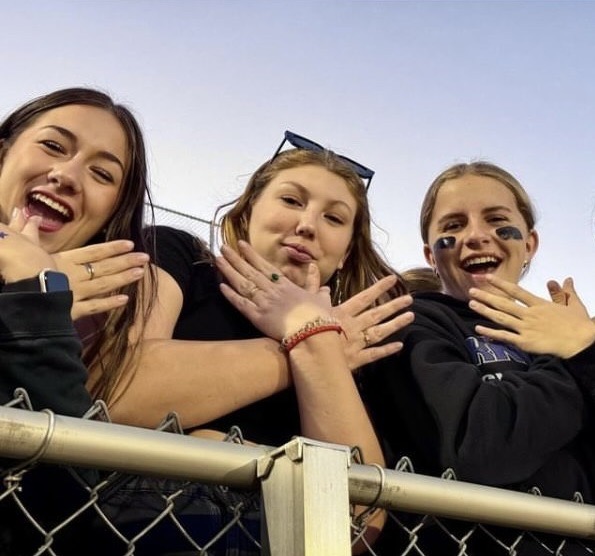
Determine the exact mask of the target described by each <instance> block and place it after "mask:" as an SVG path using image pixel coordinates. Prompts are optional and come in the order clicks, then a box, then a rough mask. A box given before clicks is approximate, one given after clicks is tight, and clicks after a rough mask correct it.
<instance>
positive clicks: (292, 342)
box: [281, 317, 343, 353]
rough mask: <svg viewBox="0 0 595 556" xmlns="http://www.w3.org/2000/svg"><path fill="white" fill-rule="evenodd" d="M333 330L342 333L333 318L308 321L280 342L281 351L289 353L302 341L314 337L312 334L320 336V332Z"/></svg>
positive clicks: (341, 329)
mask: <svg viewBox="0 0 595 556" xmlns="http://www.w3.org/2000/svg"><path fill="white" fill-rule="evenodd" d="M329 330H334V331H335V332H337V333H338V334H341V333H342V332H343V328H342V327H341V325H340V324H339V321H337V320H336V319H333V318H326V319H325V318H322V317H318V318H317V319H314V320H311V321H308V322H307V323H306V324H304V325H303V326H302V327H301V328H300V329H299V330H298V331H297V332H295V333H294V334H291V335H289V336H285V338H283V339H282V340H281V349H282V350H284V351H286V352H287V353H289V352H290V351H291V350H292V349H293V348H294V347H295V346H297V345H298V344H299V343H300V342H301V341H302V340H305V339H306V338H309V337H310V336H314V334H320V333H321V332H328V331H329Z"/></svg>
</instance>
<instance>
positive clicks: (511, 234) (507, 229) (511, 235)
mask: <svg viewBox="0 0 595 556" xmlns="http://www.w3.org/2000/svg"><path fill="white" fill-rule="evenodd" d="M496 234H497V235H498V237H499V238H500V239H523V234H522V233H521V230H519V229H518V228H516V227H515V226H502V228H498V229H497V230H496Z"/></svg>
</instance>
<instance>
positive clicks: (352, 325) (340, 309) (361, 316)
mask: <svg viewBox="0 0 595 556" xmlns="http://www.w3.org/2000/svg"><path fill="white" fill-rule="evenodd" d="M396 281H397V278H396V276H386V277H384V278H382V279H381V280H378V282H376V283H375V284H373V285H371V286H370V287H368V288H366V289H365V290H363V291H361V292H359V293H358V294H356V295H354V296H353V297H351V298H350V299H348V300H347V301H345V302H344V303H341V304H340V305H337V306H336V307H333V309H332V315H333V316H334V317H335V318H337V319H338V320H339V322H340V323H341V326H342V327H343V330H344V331H345V335H344V340H343V347H344V350H345V356H346V357H347V363H348V365H349V368H350V369H351V370H352V371H354V370H356V369H358V368H359V367H361V366H363V365H366V364H367V363H371V362H373V361H376V360H378V359H381V358H383V357H386V356H387V355H390V354H392V353H397V352H398V351H400V350H401V349H402V348H403V344H402V343H401V342H390V343H387V344H384V345H382V346H375V344H377V343H378V342H380V341H382V340H384V339H385V338H387V337H388V336H389V335H390V334H393V333H395V332H397V331H398V330H401V329H402V328H403V327H405V326H407V325H408V324H411V323H412V322H413V319H414V314H413V312H411V311H407V312H405V313H401V314H399V315H397V316H396V317H393V318H390V319H389V317H391V316H392V315H394V314H395V313H398V312H400V311H403V309H405V308H406V307H408V306H409V305H411V303H412V302H413V298H412V297H411V296H410V295H402V296H400V297H396V298H394V299H391V300H389V301H387V302H385V303H383V304H381V305H377V306H373V307H372V304H373V303H374V301H376V300H377V299H378V298H379V297H381V296H382V294H384V293H386V292H387V291H388V290H389V289H390V288H391V287H393V286H394V285H395V283H396ZM386 319H389V320H386Z"/></svg>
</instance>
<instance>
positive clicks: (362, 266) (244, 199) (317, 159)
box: [215, 149, 405, 304]
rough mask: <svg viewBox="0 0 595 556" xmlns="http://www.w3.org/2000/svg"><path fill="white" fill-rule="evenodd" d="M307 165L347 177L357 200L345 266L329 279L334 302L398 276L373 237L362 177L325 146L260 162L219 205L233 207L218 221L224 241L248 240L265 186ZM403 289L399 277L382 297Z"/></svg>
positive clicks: (287, 153) (400, 291) (400, 293)
mask: <svg viewBox="0 0 595 556" xmlns="http://www.w3.org/2000/svg"><path fill="white" fill-rule="evenodd" d="M306 165H315V166H320V167H321V168H324V169H326V170H328V171H329V172H332V173H333V174H336V175H337V176H339V177H340V178H342V179H343V180H345V183H346V184H347V187H348V188H349V191H350V192H351V194H352V195H353V197H354V198H355V200H356V203H357V213H356V215H355V219H354V223H353V237H352V239H351V243H350V245H349V248H348V256H347V258H346V260H345V262H344V265H343V268H342V269H341V270H340V271H339V270H337V271H335V273H334V274H333V276H331V278H330V280H329V282H328V285H329V287H330V289H331V299H332V302H333V304H337V303H340V302H341V300H346V299H349V298H350V297H352V296H353V295H355V294H356V293H358V292H360V291H362V290H363V289H365V288H367V287H368V286H370V285H372V284H373V283H375V282H376V281H378V280H379V279H380V278H382V277H384V276H388V275H389V274H396V275H397V276H398V273H397V272H396V271H395V270H394V269H393V268H391V267H390V265H389V264H388V263H387V262H386V261H385V260H384V258H383V257H382V256H381V255H380V253H379V252H378V250H377V249H376V247H375V245H374V243H373V241H372V232H371V219H370V208H369V204H368V197H367V195H366V189H365V186H364V183H363V181H362V180H361V178H360V177H359V176H358V175H357V174H356V173H355V171H354V170H353V169H352V168H351V166H349V165H348V164H347V163H345V162H344V161H342V160H341V159H340V158H339V157H338V156H337V155H335V153H333V152H332V151H329V150H326V149H325V150H322V151H311V150H306V149H290V150H287V151H283V152H281V153H280V154H278V155H277V156H276V157H275V158H273V159H272V160H269V161H267V162H265V163H264V164H263V165H262V166H260V168H258V170H256V172H255V173H254V174H253V175H252V177H251V178H250V180H249V182H248V185H247V186H246V188H245V190H244V192H243V193H242V194H241V195H240V196H239V197H238V198H237V199H235V200H234V201H232V202H231V203H227V204H225V205H222V206H220V207H219V208H218V209H217V211H216V213H215V214H216V215H217V214H218V213H219V211H220V210H222V209H224V208H225V207H231V208H229V210H228V211H227V212H226V213H225V214H223V216H222V217H221V219H220V222H219V223H220V232H221V239H222V241H223V242H224V243H227V244H229V245H230V246H231V247H233V248H234V249H237V246H238V240H240V239H243V240H246V241H247V240H248V224H249V222H250V217H251V215H252V207H253V205H254V203H255V202H256V200H257V199H258V197H259V196H260V194H261V193H262V191H263V190H264V189H265V187H266V186H267V185H268V184H269V183H270V182H271V180H273V179H274V178H275V177H276V176H277V175H278V174H279V172H282V171H283V170H289V169H291V168H296V167H299V166H306ZM399 278H400V277H399ZM403 293H405V288H404V286H403V283H402V281H401V280H400V279H399V281H398V282H397V284H396V285H395V286H394V287H393V288H392V290H391V291H389V292H387V295H386V296H385V297H384V298H383V299H386V298H388V297H396V296H398V295H402V294H403Z"/></svg>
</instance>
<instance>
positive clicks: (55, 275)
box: [2, 268, 70, 293]
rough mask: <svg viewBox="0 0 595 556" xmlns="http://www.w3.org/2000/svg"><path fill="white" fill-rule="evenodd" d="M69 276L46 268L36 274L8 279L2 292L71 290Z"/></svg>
mask: <svg viewBox="0 0 595 556" xmlns="http://www.w3.org/2000/svg"><path fill="white" fill-rule="evenodd" d="M69 290H70V285H69V283H68V277H67V276H66V274H64V273H62V272H57V271H55V270H51V269H48V268H45V269H43V270H41V271H40V272H39V274H37V275H36V276H33V277H27V278H22V279H20V280H14V281H8V280H7V281H6V283H4V285H3V286H2V293H22V292H34V293H51V292H59V291H69Z"/></svg>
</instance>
